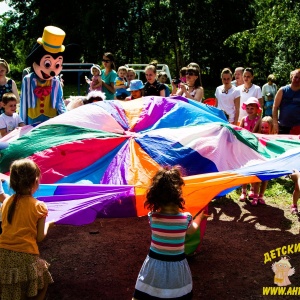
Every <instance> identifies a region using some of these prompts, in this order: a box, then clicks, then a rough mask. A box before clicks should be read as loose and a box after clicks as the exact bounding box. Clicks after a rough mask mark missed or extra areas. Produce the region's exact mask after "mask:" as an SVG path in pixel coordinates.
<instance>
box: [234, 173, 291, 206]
mask: <svg viewBox="0 0 300 300" xmlns="http://www.w3.org/2000/svg"><path fill="white" fill-rule="evenodd" d="M293 190H294V183H293V181H292V180H291V179H288V178H286V177H279V178H275V179H272V180H269V181H268V187H267V190H266V192H265V195H264V196H265V198H267V199H268V200H267V202H269V203H272V204H275V205H284V206H290V205H291V203H292V193H293ZM240 195H241V188H238V189H236V190H235V191H233V192H231V193H230V194H229V196H230V198H231V199H233V200H235V201H239V197H240Z"/></svg>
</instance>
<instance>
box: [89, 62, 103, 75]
mask: <svg viewBox="0 0 300 300" xmlns="http://www.w3.org/2000/svg"><path fill="white" fill-rule="evenodd" d="M93 69H97V70H98V71H99V75H101V68H100V66H99V65H96V64H93V65H92V67H91V74H92V75H93Z"/></svg>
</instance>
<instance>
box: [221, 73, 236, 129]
mask: <svg viewBox="0 0 300 300" xmlns="http://www.w3.org/2000/svg"><path fill="white" fill-rule="evenodd" d="M221 79H222V83H223V84H222V85H220V86H218V87H217V89H216V92H215V97H216V105H215V106H216V107H217V108H219V109H222V110H223V111H225V112H226V113H227V115H228V116H229V118H228V121H229V122H230V123H231V124H234V125H237V122H238V117H239V112H240V91H239V90H238V89H237V88H236V87H235V86H233V85H232V84H231V82H232V72H231V71H230V69H228V68H225V69H223V70H222V72H221Z"/></svg>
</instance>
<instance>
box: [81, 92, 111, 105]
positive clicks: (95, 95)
mask: <svg viewBox="0 0 300 300" xmlns="http://www.w3.org/2000/svg"><path fill="white" fill-rule="evenodd" d="M105 99H106V96H105V94H104V93H102V92H100V91H92V92H90V93H88V95H87V96H86V99H83V104H89V103H94V102H98V101H103V100H105Z"/></svg>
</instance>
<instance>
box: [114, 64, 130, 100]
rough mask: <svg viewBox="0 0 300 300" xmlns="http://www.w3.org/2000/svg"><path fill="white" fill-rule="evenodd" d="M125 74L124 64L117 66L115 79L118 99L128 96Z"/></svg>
mask: <svg viewBox="0 0 300 300" xmlns="http://www.w3.org/2000/svg"><path fill="white" fill-rule="evenodd" d="M126 76H127V68H126V67H124V66H121V67H119V69H118V77H117V78H116V79H115V90H116V98H117V99H119V100H124V99H125V98H126V97H127V96H129V93H128V92H127V90H126V87H127V82H126Z"/></svg>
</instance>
